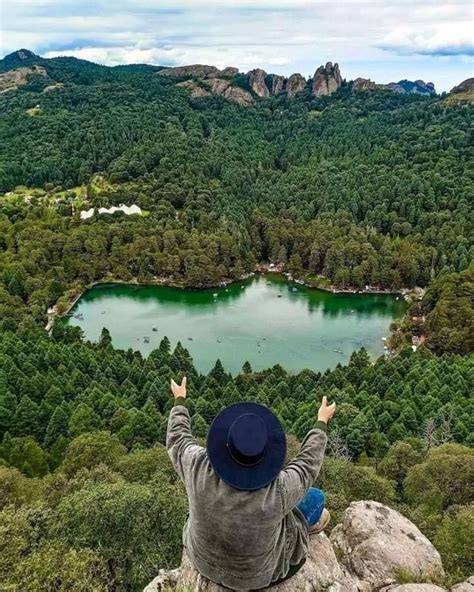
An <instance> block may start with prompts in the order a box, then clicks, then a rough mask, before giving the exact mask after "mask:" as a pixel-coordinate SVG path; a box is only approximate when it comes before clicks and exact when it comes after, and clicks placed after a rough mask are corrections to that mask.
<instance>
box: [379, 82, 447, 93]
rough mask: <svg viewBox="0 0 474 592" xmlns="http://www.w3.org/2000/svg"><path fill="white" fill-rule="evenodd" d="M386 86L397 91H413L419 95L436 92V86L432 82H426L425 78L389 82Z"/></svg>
mask: <svg viewBox="0 0 474 592" xmlns="http://www.w3.org/2000/svg"><path fill="white" fill-rule="evenodd" d="M385 88H388V89H389V90H393V91H394V92H396V93H400V94H405V93H413V94H418V95H433V94H436V90H435V86H434V84H433V83H432V82H425V81H424V80H415V81H412V80H406V79H405V80H400V81H399V82H389V83H388V84H386V85H385Z"/></svg>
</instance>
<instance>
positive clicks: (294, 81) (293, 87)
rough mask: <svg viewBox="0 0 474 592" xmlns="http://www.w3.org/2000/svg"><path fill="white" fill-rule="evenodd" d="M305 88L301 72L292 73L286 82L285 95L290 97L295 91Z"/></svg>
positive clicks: (304, 80) (304, 79)
mask: <svg viewBox="0 0 474 592" xmlns="http://www.w3.org/2000/svg"><path fill="white" fill-rule="evenodd" d="M305 88H306V78H303V76H301V74H292V75H291V76H290V77H289V78H288V80H287V82H286V96H287V97H288V98H289V99H292V98H293V97H294V96H295V95H296V94H297V93H299V92H301V91H302V90H304V89H305Z"/></svg>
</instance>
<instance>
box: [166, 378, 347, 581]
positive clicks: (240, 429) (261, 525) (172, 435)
mask: <svg viewBox="0 0 474 592" xmlns="http://www.w3.org/2000/svg"><path fill="white" fill-rule="evenodd" d="M171 391H172V394H173V396H174V399H175V405H174V407H173V409H172V410H171V413H170V416H169V421H168V431H167V436H166V447H167V449H168V454H169V456H170V458H171V461H172V463H173V466H174V468H175V470H176V472H177V473H178V475H179V477H180V478H181V479H182V481H183V482H184V485H185V486H186V492H187V495H188V500H189V517H188V520H187V522H186V524H185V526H184V532H183V542H184V547H185V553H186V554H187V555H188V557H189V559H190V561H191V563H192V564H193V566H194V567H195V568H196V569H197V571H198V572H199V573H200V574H201V575H203V576H204V577H205V578H207V579H209V580H211V581H212V582H214V583H216V584H220V585H222V586H224V587H226V588H230V589H231V590H258V589H260V588H266V587H267V586H270V585H272V584H274V583H277V582H279V581H283V580H285V579H287V578H288V577H290V576H292V575H294V574H295V573H296V572H297V571H298V570H299V568H300V567H302V565H303V564H304V562H305V560H306V557H307V554H308V543H309V535H310V534H312V533H317V532H321V531H322V530H323V529H324V528H326V526H327V525H328V523H329V519H330V515H329V512H328V510H327V509H325V508H324V494H323V492H322V491H320V490H319V489H316V488H314V487H312V485H313V482H314V480H315V479H316V477H317V476H318V473H319V470H320V468H321V465H322V462H323V458H324V452H325V448H326V441H327V438H326V425H327V422H328V421H329V420H330V419H331V418H332V416H333V415H334V412H335V409H336V404H335V403H333V404H332V405H328V404H327V398H326V397H323V400H322V403H321V407H320V408H319V412H318V421H316V422H315V424H314V428H313V429H312V430H311V431H310V432H309V433H308V435H307V436H306V438H305V439H304V441H303V444H302V445H301V450H300V452H299V453H298V455H297V456H296V458H295V459H294V460H293V461H292V462H290V463H289V464H288V465H286V467H283V466H284V463H285V457H286V437H285V432H284V431H283V428H282V427H281V424H280V422H279V421H278V419H277V418H276V417H275V416H274V415H273V413H272V412H271V411H270V410H269V409H267V408H266V407H264V406H263V405H259V404H257V403H236V404H234V405H230V406H229V407H227V408H225V409H223V410H222V411H221V412H220V413H219V414H218V415H217V416H216V418H215V419H214V421H213V423H212V425H211V427H210V429H209V433H208V436H207V443H206V448H203V447H202V446H199V445H198V443H197V441H196V439H195V438H194V437H193V435H192V431H191V418H190V415H189V412H188V410H187V408H186V406H185V404H186V378H183V380H182V383H181V385H178V384H176V383H175V382H174V380H172V381H171Z"/></svg>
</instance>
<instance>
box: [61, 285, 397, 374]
mask: <svg viewBox="0 0 474 592" xmlns="http://www.w3.org/2000/svg"><path fill="white" fill-rule="evenodd" d="M404 311H405V302H404V300H403V298H402V297H396V296H391V295H385V294H383V295H382V294H332V293H329V292H324V291H321V290H314V289H311V288H306V287H304V286H300V285H297V284H294V283H290V282H287V280H286V278H284V277H283V276H279V275H276V274H271V275H263V276H262V275H257V276H254V277H252V278H250V279H248V280H244V281H242V282H238V283H235V284H232V285H230V286H228V287H225V288H213V289H206V290H184V289H180V288H171V287H167V286H136V285H124V284H103V285H100V286H96V287H94V288H92V289H90V290H88V291H87V292H86V293H85V294H84V295H83V296H82V298H81V299H80V300H79V301H78V303H77V304H76V305H75V307H74V308H73V309H72V311H71V313H72V315H73V316H70V317H68V319H67V322H69V323H70V324H71V325H78V326H80V327H81V328H82V330H83V331H84V335H85V338H86V339H89V340H91V341H97V340H98V339H99V336H100V332H101V330H102V328H103V327H107V328H108V329H109V331H110V333H111V336H112V341H113V344H114V346H115V347H117V348H120V349H128V348H133V349H137V350H140V351H141V352H142V354H144V355H147V354H149V353H150V352H151V351H152V350H153V349H155V348H156V347H158V345H159V343H160V341H161V339H162V338H163V337H164V336H165V335H166V336H167V337H168V338H169V339H170V341H171V344H172V346H173V347H174V345H175V344H176V343H177V342H178V341H181V343H182V344H183V346H184V347H186V348H187V349H188V350H189V352H190V354H191V356H192V357H193V359H194V363H195V365H196V368H197V369H198V370H199V371H201V372H208V371H209V370H210V369H211V368H212V367H213V365H214V363H215V361H216V359H217V358H219V359H220V360H221V362H222V364H223V365H224V368H225V369H226V370H227V371H230V372H232V373H237V372H239V371H240V369H241V367H242V364H243V363H244V362H245V361H246V360H248V361H249V362H250V363H251V365H252V367H253V368H254V369H255V370H260V369H263V368H268V367H271V366H273V365H274V364H277V363H278V364H281V365H282V366H284V367H285V368H287V369H288V370H291V371H297V370H302V369H303V368H311V369H314V370H325V369H326V368H334V367H335V366H336V365H337V364H338V363H342V364H345V363H347V362H348V360H349V358H350V355H351V353H352V352H353V351H354V350H356V349H359V348H360V347H362V346H364V347H365V348H366V349H367V351H368V352H369V353H370V355H372V356H373V357H374V358H375V357H377V356H379V355H382V354H383V352H384V349H383V347H384V341H383V340H382V337H384V336H388V334H389V326H390V323H391V322H392V321H393V320H394V319H396V318H399V317H401V316H402V315H403V313H404ZM154 329H155V330H154Z"/></svg>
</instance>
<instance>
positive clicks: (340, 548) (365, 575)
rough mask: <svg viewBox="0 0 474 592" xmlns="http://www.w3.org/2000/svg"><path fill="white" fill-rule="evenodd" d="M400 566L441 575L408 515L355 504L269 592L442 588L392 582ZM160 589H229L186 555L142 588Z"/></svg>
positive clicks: (438, 591)
mask: <svg viewBox="0 0 474 592" xmlns="http://www.w3.org/2000/svg"><path fill="white" fill-rule="evenodd" d="M402 569H403V570H404V572H405V573H413V574H414V576H416V579H420V578H421V577H426V578H429V576H430V574H435V573H436V574H437V575H438V576H440V575H442V574H443V567H442V564H441V559H440V556H439V553H438V552H437V551H436V549H435V548H434V547H433V545H432V544H431V543H430V542H429V541H428V539H427V538H426V537H425V536H423V535H422V534H421V532H420V531H419V530H418V528H416V526H415V525H414V524H412V523H411V522H410V521H409V520H408V519H407V518H405V517H404V516H402V515H401V514H399V513H398V512H396V511H395V510H392V509H390V508H388V507H387V506H384V505H382V504H379V503H377V502H369V501H363V502H355V503H352V504H351V505H350V507H349V508H348V509H347V510H346V512H345V514H344V519H343V522H342V524H339V525H338V526H336V527H335V528H334V530H333V531H332V533H331V535H330V537H329V538H328V537H327V536H326V534H324V533H321V534H318V535H313V536H311V537H310V548H309V555H308V558H307V560H306V563H305V564H304V566H303V567H302V568H301V570H300V571H299V572H298V573H297V574H296V575H295V576H293V577H292V578H291V579H289V580H287V581H285V582H283V583H281V584H279V585H277V586H273V587H271V588H269V589H268V592H299V591H301V592H306V591H307V592H310V591H311V592H379V591H380V592H382V591H383V592H446V590H445V589H443V588H441V587H439V586H435V585H434V584H403V585H400V584H396V578H397V574H398V573H399V572H400V570H402ZM461 585H464V584H461ZM468 585H470V584H468ZM165 590H166V591H167V592H168V590H176V592H178V591H181V590H186V591H187V592H228V590H227V589H226V588H223V587H222V586H219V585H217V584H214V583H212V582H210V581H209V580H206V579H205V578H204V577H202V576H201V575H200V574H198V572H197V571H196V570H195V569H194V568H193V566H192V565H191V563H190V561H189V559H188V557H187V556H186V554H184V555H183V559H182V563H181V567H180V568H178V569H176V570H171V571H168V572H166V571H160V573H159V575H158V576H157V577H156V578H155V579H154V580H153V582H151V583H150V584H149V585H148V586H147V587H146V588H145V591H144V592H164V591H165ZM452 592H473V591H472V590H471V589H470V588H466V590H464V589H462V588H460V589H459V590H458V589H455V588H454V589H453V590H452Z"/></svg>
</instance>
